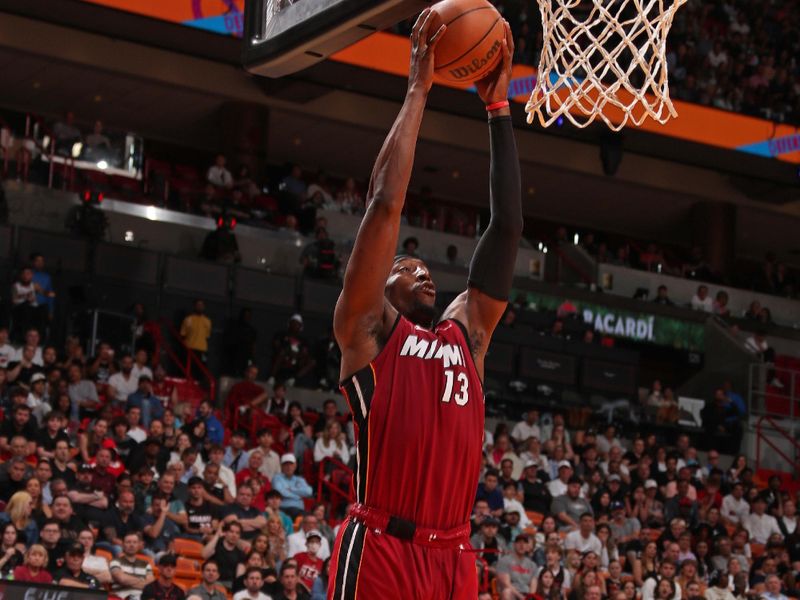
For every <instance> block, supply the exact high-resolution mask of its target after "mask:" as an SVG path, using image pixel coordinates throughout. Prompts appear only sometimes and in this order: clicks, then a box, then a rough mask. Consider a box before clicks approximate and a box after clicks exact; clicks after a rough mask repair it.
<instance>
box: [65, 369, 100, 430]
mask: <svg viewBox="0 0 800 600" xmlns="http://www.w3.org/2000/svg"><path fill="white" fill-rule="evenodd" d="M67 380H68V381H69V386H68V388H67V390H68V393H69V399H70V401H71V403H72V404H71V406H72V412H71V414H70V415H69V418H70V419H71V420H73V421H79V420H80V419H83V418H86V417H89V418H91V417H94V416H96V415H97V412H98V411H99V410H100V406H101V403H100V399H99V397H98V395H97V386H95V384H94V383H92V382H91V381H89V380H88V379H86V378H84V376H83V367H82V366H81V365H80V364H71V365H70V366H69V369H68V370H67Z"/></svg>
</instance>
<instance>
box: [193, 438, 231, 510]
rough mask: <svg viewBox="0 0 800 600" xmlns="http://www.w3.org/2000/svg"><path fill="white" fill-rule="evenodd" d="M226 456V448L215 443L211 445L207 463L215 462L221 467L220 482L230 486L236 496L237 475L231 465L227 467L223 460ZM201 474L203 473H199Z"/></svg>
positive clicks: (229, 489) (227, 486)
mask: <svg viewBox="0 0 800 600" xmlns="http://www.w3.org/2000/svg"><path fill="white" fill-rule="evenodd" d="M223 458H225V450H224V449H223V448H222V446H218V445H214V446H211V449H210V450H209V451H208V463H207V464H215V465H217V466H218V467H219V482H220V483H221V484H222V485H224V486H225V487H226V488H228V491H229V492H230V494H231V497H233V498H235V497H236V475H235V474H234V472H233V471H232V470H231V469H230V467H226V466H225V464H224V463H223V462H222V459H223ZM199 475H201V476H202V475H203V474H202V473H199Z"/></svg>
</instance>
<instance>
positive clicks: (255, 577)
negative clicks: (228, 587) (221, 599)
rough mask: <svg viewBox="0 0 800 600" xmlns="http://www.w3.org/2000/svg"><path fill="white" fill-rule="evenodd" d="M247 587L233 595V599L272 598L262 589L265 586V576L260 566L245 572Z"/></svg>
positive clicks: (258, 599) (266, 599)
mask: <svg viewBox="0 0 800 600" xmlns="http://www.w3.org/2000/svg"><path fill="white" fill-rule="evenodd" d="M244 585H245V588H244V589H243V590H241V591H239V592H236V593H235V594H234V595H233V600H272V598H271V597H270V596H268V595H267V594H265V593H264V592H262V591H261V588H262V587H263V586H264V576H263V574H262V573H261V569H260V568H258V567H250V568H249V569H247V571H246V572H245V574H244Z"/></svg>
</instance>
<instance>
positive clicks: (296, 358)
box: [269, 314, 314, 387]
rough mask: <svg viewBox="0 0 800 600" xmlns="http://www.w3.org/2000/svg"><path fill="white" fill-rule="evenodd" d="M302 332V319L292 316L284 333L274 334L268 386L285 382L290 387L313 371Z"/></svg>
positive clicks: (311, 359)
mask: <svg viewBox="0 0 800 600" xmlns="http://www.w3.org/2000/svg"><path fill="white" fill-rule="evenodd" d="M302 331H303V317H302V316H301V315H299V314H294V315H292V316H291V317H290V318H289V322H288V326H287V329H286V331H285V332H281V333H276V334H275V337H274V338H273V340H272V372H271V374H270V380H269V383H270V385H272V384H274V383H275V382H276V381H278V382H283V381H285V382H286V383H287V385H289V386H290V387H291V386H293V385H294V384H295V383H297V382H298V381H299V380H302V379H303V378H304V377H305V376H307V375H308V374H309V373H311V372H312V371H313V369H314V359H313V358H312V356H311V353H310V352H309V349H308V344H307V342H306V339H305V337H303V335H302Z"/></svg>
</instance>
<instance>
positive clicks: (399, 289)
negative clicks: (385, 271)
mask: <svg viewBox="0 0 800 600" xmlns="http://www.w3.org/2000/svg"><path fill="white" fill-rule="evenodd" d="M384 293H385V296H386V299H387V300H388V301H389V303H390V304H391V305H392V306H394V307H395V308H396V309H397V312H399V313H400V314H401V315H403V316H404V317H406V318H407V319H409V320H410V321H411V322H412V323H415V324H417V325H421V326H423V327H430V326H432V325H433V323H434V320H435V319H436V317H437V315H438V311H437V309H436V306H435V302H436V286H435V285H434V284H433V281H432V280H431V274H430V271H429V270H428V266H427V265H426V264H425V261H423V260H422V259H419V258H417V257H415V256H409V255H407V254H399V255H397V256H396V257H395V259H394V262H393V263H392V269H391V271H389V277H388V279H387V280H386V288H385V292H384Z"/></svg>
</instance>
